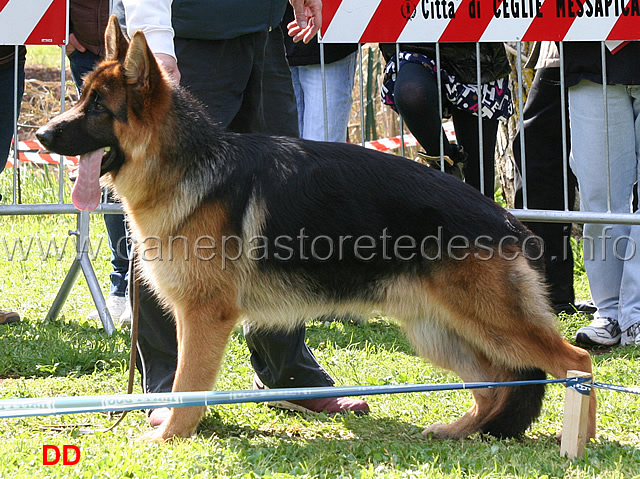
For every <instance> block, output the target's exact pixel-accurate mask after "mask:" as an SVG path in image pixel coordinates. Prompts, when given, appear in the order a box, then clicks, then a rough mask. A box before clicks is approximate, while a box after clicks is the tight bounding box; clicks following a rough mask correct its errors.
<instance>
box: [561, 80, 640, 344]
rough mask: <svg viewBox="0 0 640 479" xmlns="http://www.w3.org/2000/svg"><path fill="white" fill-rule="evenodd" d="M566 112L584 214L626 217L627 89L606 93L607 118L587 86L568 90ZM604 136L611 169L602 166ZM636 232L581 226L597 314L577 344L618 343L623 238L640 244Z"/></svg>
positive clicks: (633, 172) (633, 168)
mask: <svg viewBox="0 0 640 479" xmlns="http://www.w3.org/2000/svg"><path fill="white" fill-rule="evenodd" d="M569 108H570V117H571V167H572V168H573V170H574V173H575V174H576V177H577V178H578V183H579V188H580V202H581V208H582V210H584V211H590V212H607V211H608V210H609V204H610V206H611V211H612V212H614V213H629V212H630V211H631V201H632V195H633V187H634V183H635V182H636V179H637V160H636V153H635V141H634V140H633V138H634V135H635V133H634V131H633V126H634V120H633V113H632V109H631V107H630V101H629V97H628V95H627V94H626V88H625V87H624V86H620V85H616V86H609V87H607V109H608V118H605V116H604V115H603V96H602V86H601V85H599V84H596V83H593V82H590V81H587V80H583V81H581V82H580V83H579V84H578V85H576V86H573V87H571V88H569ZM606 132H608V145H609V151H608V157H609V160H610V166H608V165H607V163H606V158H607V151H606V143H605V134H606ZM607 171H608V172H609V175H608V174H607ZM608 178H610V180H608ZM609 198H610V201H609ZM636 229H638V228H632V227H630V226H629V225H604V224H591V223H589V224H585V227H584V243H583V248H584V263H585V269H586V271H587V277H588V278H589V285H590V289H591V297H592V298H593V301H594V303H595V305H596V307H597V308H598V312H597V313H596V315H595V321H594V323H592V325H590V326H588V327H585V328H581V329H580V330H578V333H577V337H578V340H579V341H582V342H591V343H595V344H607V345H611V344H616V343H617V342H618V341H619V338H620V328H619V321H620V320H621V319H622V318H621V317H620V293H621V290H620V287H621V284H622V277H623V273H624V269H625V267H626V264H625V263H626V262H625V261H621V260H620V258H622V257H623V256H622V255H626V253H625V250H624V247H626V245H627V240H626V238H631V239H632V241H635V242H636V244H639V243H640V238H638V241H636V238H635V235H636V232H635V230H636ZM633 263H635V262H633Z"/></svg>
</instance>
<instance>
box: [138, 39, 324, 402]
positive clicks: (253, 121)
mask: <svg viewBox="0 0 640 479" xmlns="http://www.w3.org/2000/svg"><path fill="white" fill-rule="evenodd" d="M175 48H176V56H177V57H178V66H179V69H180V73H181V75H182V78H181V83H182V85H183V86H185V87H186V88H187V89H189V90H190V91H191V93H193V94H194V95H195V96H196V97H197V98H199V99H200V100H201V101H202V102H203V103H204V105H205V106H206V107H207V110H208V112H209V114H210V115H211V117H212V118H213V119H214V120H215V121H217V122H219V123H220V124H221V125H222V126H225V127H228V128H229V129H230V130H233V131H236V132H260V133H267V134H278V135H287V136H298V135H299V133H298V117H297V110H296V100H295V95H294V92H293V86H292V83H291V74H290V71H289V66H288V64H287V61H286V57H285V50H284V43H283V37H282V31H281V30H280V29H279V28H278V29H274V30H272V31H271V32H259V33H255V34H249V35H243V36H241V37H237V38H234V39H230V40H216V41H211V40H195V39H184V38H176V39H175ZM130 291H132V289H130ZM138 319H139V325H138V357H137V361H136V363H137V367H138V370H139V371H140V372H141V375H142V381H143V390H144V391H145V392H167V391H171V387H172V384H173V378H174V375H175V371H176V365H177V357H178V353H177V350H178V349H177V339H176V329H175V322H174V319H173V315H172V313H171V312H169V311H165V310H163V308H162V307H161V306H160V304H159V303H158V301H157V300H156V299H155V297H154V296H153V294H152V293H151V291H150V290H149V289H148V288H146V287H145V286H143V285H141V286H140V296H139V318H138ZM244 335H245V339H246V341H247V345H248V347H249V350H250V352H251V363H252V365H253V367H254V369H255V371H256V373H257V374H258V376H259V377H260V379H261V380H262V382H263V383H264V384H265V385H267V386H268V387H271V388H275V387H301V386H332V385H333V384H334V383H333V380H332V379H331V377H330V376H329V375H328V374H327V373H326V371H324V369H322V367H321V366H320V365H319V364H318V362H317V361H316V359H315V357H314V356H313V353H312V352H311V351H310V350H309V348H308V347H307V345H306V343H305V329H304V327H299V328H298V329H296V330H295V331H293V332H291V333H281V332H266V331H260V330H257V329H255V328H251V326H250V325H247V326H245V328H244Z"/></svg>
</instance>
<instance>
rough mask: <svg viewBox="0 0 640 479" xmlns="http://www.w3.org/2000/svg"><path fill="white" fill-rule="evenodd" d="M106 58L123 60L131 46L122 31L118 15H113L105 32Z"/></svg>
mask: <svg viewBox="0 0 640 479" xmlns="http://www.w3.org/2000/svg"><path fill="white" fill-rule="evenodd" d="M104 45H105V50H106V53H105V60H118V61H119V62H121V63H122V62H123V61H124V59H125V56H126V55H127V48H129V41H128V40H127V37H125V36H124V33H122V29H121V28H120V23H119V22H118V17H116V16H115V15H111V17H110V18H109V23H108V24H107V29H106V30H105V32H104Z"/></svg>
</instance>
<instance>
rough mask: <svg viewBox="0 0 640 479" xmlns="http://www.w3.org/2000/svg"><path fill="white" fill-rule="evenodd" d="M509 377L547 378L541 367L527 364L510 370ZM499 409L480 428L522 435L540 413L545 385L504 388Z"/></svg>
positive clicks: (500, 435) (499, 434)
mask: <svg viewBox="0 0 640 479" xmlns="http://www.w3.org/2000/svg"><path fill="white" fill-rule="evenodd" d="M509 376H510V377H509V378H508V379H506V378H505V379H504V380H505V381H530V380H540V379H546V374H545V372H544V371H542V370H541V369H537V368H527V369H520V370H517V371H510V374H509ZM501 389H502V392H501V393H499V395H500V400H499V404H500V406H499V407H498V409H497V411H496V412H495V414H492V415H491V417H490V418H489V419H488V420H487V422H485V423H484V424H483V425H482V426H481V427H480V431H481V432H483V433H485V434H490V435H492V436H496V437H498V438H508V437H520V436H522V434H524V432H525V431H526V430H527V428H528V427H529V426H530V425H531V423H532V422H533V421H534V420H535V419H536V418H537V417H538V416H539V415H540V410H541V409H542V399H543V398H544V393H545V385H544V384H536V385H525V386H514V387H506V388H501Z"/></svg>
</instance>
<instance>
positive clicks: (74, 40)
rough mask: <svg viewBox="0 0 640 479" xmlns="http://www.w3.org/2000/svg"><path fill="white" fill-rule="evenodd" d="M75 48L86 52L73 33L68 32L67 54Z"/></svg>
mask: <svg viewBox="0 0 640 479" xmlns="http://www.w3.org/2000/svg"><path fill="white" fill-rule="evenodd" d="M75 50H78V51H79V52H86V51H87V49H86V48H85V46H84V45H83V44H82V43H80V42H79V41H78V39H77V38H76V36H75V35H74V34H73V33H70V34H69V44H68V45H67V56H69V55H71V54H72V53H73V52H74V51H75Z"/></svg>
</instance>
